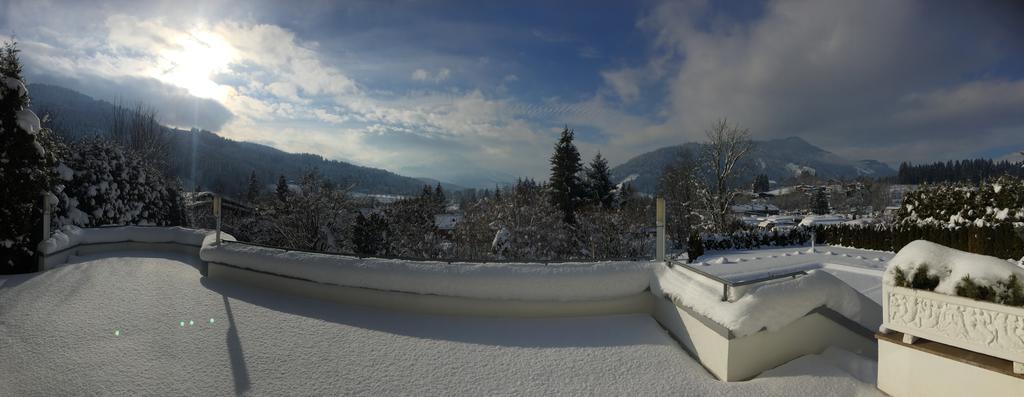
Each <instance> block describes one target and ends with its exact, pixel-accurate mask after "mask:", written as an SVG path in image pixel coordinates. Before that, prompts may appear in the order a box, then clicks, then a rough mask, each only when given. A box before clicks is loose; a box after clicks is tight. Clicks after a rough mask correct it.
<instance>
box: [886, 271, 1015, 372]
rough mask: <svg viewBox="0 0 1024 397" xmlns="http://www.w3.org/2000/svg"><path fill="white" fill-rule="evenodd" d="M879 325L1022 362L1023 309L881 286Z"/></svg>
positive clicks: (928, 292)
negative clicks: (881, 297) (881, 321)
mask: <svg viewBox="0 0 1024 397" xmlns="http://www.w3.org/2000/svg"><path fill="white" fill-rule="evenodd" d="M882 306H883V312H884V313H883V315H884V324H883V326H884V327H886V328H888V329H891V330H895V331H900V332H903V333H906V334H910V335H913V336H917V337H921V338H925V339H929V340H933V341H936V342H939V343H944V344H947V345H952V346H956V347H959V348H962V349H967V350H971V351H976V352H979V353H983V354H988V355H990V356H995V357H1000V358H1003V359H1006V360H1011V361H1015V362H1024V309H1022V308H1018V307H1012V306H1004V305H998V304H994V303H990V302H981V301H975V300H972V299H968V298H963V297H959V296H948V295H942V294H937V293H934V292H930V291H919V290H913V289H908V288H900V287H892V286H888V285H886V286H885V287H884V300H883V302H882Z"/></svg>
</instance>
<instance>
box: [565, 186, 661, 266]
mask: <svg viewBox="0 0 1024 397" xmlns="http://www.w3.org/2000/svg"><path fill="white" fill-rule="evenodd" d="M651 203H652V202H651V200H632V201H631V202H629V203H627V204H626V205H624V206H621V207H619V208H602V207H597V206H594V207H590V208H587V209H585V210H584V211H581V212H580V213H579V215H578V216H577V225H576V228H575V233H576V235H577V236H578V237H577V241H578V242H579V244H580V245H581V246H580V247H579V249H578V251H579V254H578V255H579V257H581V258H589V259H625V258H640V257H650V255H651V253H652V252H653V249H654V244H655V238H654V235H652V233H651V230H650V229H651V219H653V218H654V214H653V211H652V208H651Z"/></svg>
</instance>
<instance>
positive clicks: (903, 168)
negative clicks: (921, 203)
mask: <svg viewBox="0 0 1024 397" xmlns="http://www.w3.org/2000/svg"><path fill="white" fill-rule="evenodd" d="M1000 175H1012V176H1017V177H1024V164H1021V163H1011V162H1009V161H1005V160H1003V161H993V160H992V159H973V160H956V161H952V160H951V161H946V162H942V161H939V162H935V163H931V164H917V165H915V164H911V163H907V162H903V163H900V168H899V172H898V173H897V175H896V180H897V183H900V184H904V185H919V184H922V183H939V182H970V183H973V184H978V183H981V182H982V181H985V180H988V179H991V178H995V177H998V176H1000Z"/></svg>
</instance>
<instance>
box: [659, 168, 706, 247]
mask: <svg viewBox="0 0 1024 397" xmlns="http://www.w3.org/2000/svg"><path fill="white" fill-rule="evenodd" d="M696 182H697V162H696V161H694V158H693V154H692V153H691V152H690V151H689V150H686V149H682V150H680V152H679V157H678V158H677V159H676V160H675V161H674V162H673V163H672V164H669V165H668V166H666V167H665V170H664V171H663V172H662V173H661V179H659V180H658V195H659V196H661V197H663V198H664V199H665V207H666V208H665V217H666V222H667V225H666V227H667V228H668V237H669V239H670V240H671V241H672V242H673V243H674V244H675V246H676V247H682V246H685V245H686V240H687V238H689V237H690V233H691V232H692V231H693V230H692V229H693V225H695V224H696V223H697V221H698V219H699V214H698V213H697V212H696V209H697V207H698V203H697V201H698V195H697V189H696V187H697V183H696Z"/></svg>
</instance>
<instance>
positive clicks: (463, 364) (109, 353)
mask: <svg viewBox="0 0 1024 397" xmlns="http://www.w3.org/2000/svg"><path fill="white" fill-rule="evenodd" d="M71 262H72V264H69V265H65V266H61V267H59V268H57V269H54V270H51V271H48V272H44V273H39V274H29V275H17V276H4V277H0V385H2V389H0V390H2V392H0V394H4V395H17V396H22V395H25V396H31V395H46V396H49V395H88V394H102V395H140V394H142V395H172V394H173V395H181V394H185V395H232V394H239V393H244V394H253V395H337V394H358V395H452V394H457V395H494V394H498V395H503V394H529V395H538V394H544V395H553V394H557V395H625V394H645V395H726V396H730V395H735V396H741V395H742V396H783V395H785V396H793V395H837V396H845V395H850V396H852V395H878V392H877V390H876V389H875V388H874V386H873V384H874V373H875V369H874V363H873V362H872V361H869V360H865V359H861V358H858V357H857V356H853V355H851V354H849V353H846V352H843V351H838V350H829V351H826V352H825V353H823V354H822V355H817V356H805V357H803V358H800V359H797V360H794V361H792V362H790V363H788V364H786V365H783V366H781V367H779V368H776V369H774V370H771V371H769V372H766V373H765V374H762V376H761V377H759V378H757V379H754V380H751V381H748V382H740V383H723V382H719V381H717V380H715V379H714V378H712V377H711V376H710V375H709V374H708V373H707V372H706V371H705V370H704V369H703V368H702V367H701V366H700V365H699V364H698V363H696V362H695V361H694V360H693V359H691V358H690V357H689V356H688V355H687V354H686V353H685V352H684V351H683V350H682V349H681V348H680V347H679V346H678V345H677V344H676V343H675V342H674V341H673V340H672V339H671V338H670V337H669V336H668V334H667V333H666V332H665V331H664V330H663V329H662V328H661V327H660V326H659V325H658V324H657V323H656V322H655V321H654V320H653V319H652V318H651V317H649V316H647V315H623V316H605V317H581V318H564V319H501V318H478V317H441V316H429V315H419V314H409V313H401V312H390V311H382V310H378V309H368V308H361V307H355V306H345V305H338V304H331V303H325V302H321V301H316V300H309V299H304V298H297V297H293V296H288V295H280V294H276V293H271V292H267V291H262V290H256V289H252V288H249V287H244V286H238V285H232V284H224V283H219V282H216V281H211V280H206V279H203V278H202V277H201V276H200V274H199V271H198V269H197V267H196V263H194V260H192V259H190V258H189V257H187V256H175V255H171V254H160V255H157V254H152V253H149V254H146V253H137V254H120V255H118V256H94V257H82V258H75V259H74V260H72V261H71ZM858 379H860V380H858ZM861 380H863V381H866V382H867V383H864V382H862V381H861Z"/></svg>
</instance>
